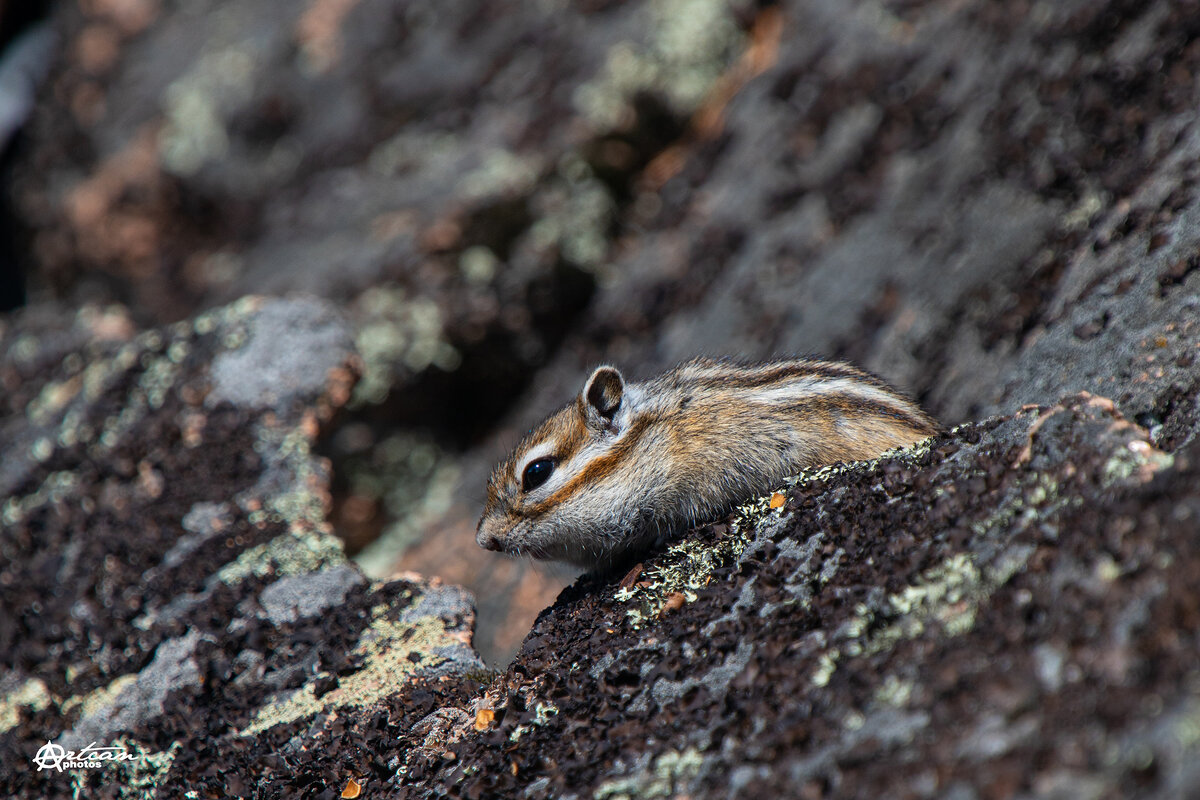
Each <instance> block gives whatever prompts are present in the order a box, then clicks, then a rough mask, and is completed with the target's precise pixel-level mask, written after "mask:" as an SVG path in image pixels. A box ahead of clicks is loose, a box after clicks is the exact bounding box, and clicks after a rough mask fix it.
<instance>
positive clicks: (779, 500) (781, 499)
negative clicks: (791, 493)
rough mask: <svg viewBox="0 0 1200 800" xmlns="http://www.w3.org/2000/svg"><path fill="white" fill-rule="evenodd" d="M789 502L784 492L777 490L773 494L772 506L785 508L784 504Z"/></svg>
mask: <svg viewBox="0 0 1200 800" xmlns="http://www.w3.org/2000/svg"><path fill="white" fill-rule="evenodd" d="M786 502H787V497H785V496H784V494H783V492H776V493H775V494H773V495H771V508H783V504H784V503H786Z"/></svg>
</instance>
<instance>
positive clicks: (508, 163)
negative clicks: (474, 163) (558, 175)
mask: <svg viewBox="0 0 1200 800" xmlns="http://www.w3.org/2000/svg"><path fill="white" fill-rule="evenodd" d="M540 170H541V160H540V159H539V158H536V157H533V156H521V155H518V154H516V153H513V152H512V151H511V150H506V149H503V148H494V149H492V150H489V151H487V152H486V153H484V154H483V157H482V159H481V163H480V165H479V166H478V167H476V168H475V169H473V170H471V171H469V172H467V173H466V174H465V175H463V176H462V177H461V178H460V179H459V181H458V187H457V191H456V195H457V196H459V197H460V198H463V199H466V200H480V199H483V198H488V197H495V196H497V195H506V196H510V197H512V196H521V195H525V194H528V193H529V191H530V190H532V189H533V186H534V184H535V183H536V182H537V179H538V177H539V173H540Z"/></svg>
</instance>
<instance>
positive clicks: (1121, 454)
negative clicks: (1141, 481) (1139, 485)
mask: <svg viewBox="0 0 1200 800" xmlns="http://www.w3.org/2000/svg"><path fill="white" fill-rule="evenodd" d="M1174 463H1175V457H1174V456H1172V455H1171V454H1170V453H1164V452H1163V451H1162V450H1159V449H1157V448H1155V447H1153V446H1151V445H1149V444H1147V443H1146V442H1143V441H1140V440H1138V441H1132V442H1129V443H1128V444H1127V445H1125V446H1124V447H1118V448H1116V450H1114V451H1113V454H1112V455H1111V456H1109V458H1108V460H1107V461H1105V462H1104V466H1103V467H1101V468H1100V483H1101V485H1102V486H1105V487H1109V486H1114V485H1116V484H1125V483H1129V482H1130V480H1131V479H1132V478H1134V476H1146V477H1148V476H1149V475H1151V474H1153V473H1155V472H1158V471H1159V470H1163V469H1168V468H1169V467H1170V466H1171V465H1172V464H1174Z"/></svg>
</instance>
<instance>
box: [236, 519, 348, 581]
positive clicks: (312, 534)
mask: <svg viewBox="0 0 1200 800" xmlns="http://www.w3.org/2000/svg"><path fill="white" fill-rule="evenodd" d="M344 563H346V554H345V550H344V548H343V546H342V542H341V540H340V539H338V538H337V537H335V536H331V535H330V534H329V533H327V532H324V531H307V530H303V529H300V528H293V529H291V530H288V531H287V533H283V534H281V535H279V536H276V537H275V538H274V539H272V540H271V541H269V542H266V543H265V544H261V545H259V546H257V547H252V548H250V549H249V550H245V551H243V552H242V553H241V554H240V555H239V556H238V557H237V559H235V560H234V561H231V562H230V563H228V564H226V565H225V566H223V567H221V569H220V570H218V571H217V580H219V581H220V582H222V583H225V584H228V585H231V586H234V585H237V584H239V583H241V582H242V581H244V580H246V579H247V578H249V577H250V576H255V577H260V578H261V577H265V576H267V575H275V576H277V577H281V578H282V577H285V576H288V575H303V574H305V573H309V572H315V571H316V570H319V569H323V568H325V567H332V566H337V565H339V564H344Z"/></svg>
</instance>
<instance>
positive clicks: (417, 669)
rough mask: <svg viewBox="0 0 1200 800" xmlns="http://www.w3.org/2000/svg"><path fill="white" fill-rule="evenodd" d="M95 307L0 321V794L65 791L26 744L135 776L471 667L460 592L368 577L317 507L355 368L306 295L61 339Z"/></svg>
mask: <svg viewBox="0 0 1200 800" xmlns="http://www.w3.org/2000/svg"><path fill="white" fill-rule="evenodd" d="M35 317H36V315H35ZM101 319H104V315H103V314H101V315H97V314H96V313H95V312H93V311H88V310H84V311H81V312H80V313H79V314H77V315H76V316H75V318H74V319H73V320H71V321H70V324H68V325H67V326H65V327H64V330H66V331H69V332H71V333H70V335H67V336H66V337H64V338H62V340H61V341H60V339H58V338H55V337H50V338H48V339H43V338H41V337H37V336H34V335H33V334H32V332H31V331H30V330H27V329H26V327H25V324H26V320H24V319H22V318H21V315H18V316H17V317H16V318H14V319H13V320H12V321H11V325H9V326H8V327H7V328H6V329H5V331H4V337H5V339H4V342H3V352H4V353H5V357H4V360H3V361H2V362H0V380H3V381H4V383H5V385H7V386H12V387H15V390H14V391H13V392H11V393H10V394H9V396H8V398H7V400H8V403H9V408H10V409H12V411H10V413H9V414H8V415H7V416H6V418H5V419H4V422H3V425H4V430H5V432H6V434H8V435H9V436H10V437H11V438H9V439H8V441H9V442H11V443H13V444H14V445H15V447H14V449H13V450H12V451H11V453H10V456H11V459H10V462H9V463H10V464H13V465H15V467H14V468H12V469H10V471H9V472H8V473H7V474H8V475H9V478H8V480H9V487H10V489H9V490H8V492H7V493H6V496H5V499H4V502H3V505H2V506H0V514H2V515H3V542H4V544H3V548H4V560H3V562H0V585H3V587H4V606H5V614H4V615H3V616H2V618H0V652H4V653H5V672H4V674H3V676H2V677H0V686H2V687H3V689H4V699H3V701H2V703H0V708H3V710H4V713H3V714H0V723H2V730H0V760H2V761H3V762H4V766H3V769H2V770H0V775H2V779H0V785H2V786H3V787H4V789H3V793H4V794H6V795H7V794H10V793H12V794H27V795H35V794H36V795H39V796H47V797H50V796H59V795H65V794H70V793H71V791H72V789H71V786H72V784H71V776H70V775H65V774H61V773H60V772H58V771H57V770H49V771H42V770H38V769H36V768H35V767H34V766H33V765H32V764H31V762H30V759H32V758H33V755H34V752H36V751H37V750H38V748H39V747H40V746H41V745H42V744H43V743H45V742H47V741H52V742H54V744H56V745H57V746H59V747H62V748H64V749H66V750H75V751H78V750H80V749H81V748H85V747H87V746H88V745H90V744H92V743H98V745H99V746H101V747H107V746H110V745H111V746H116V747H119V748H124V750H123V751H122V752H125V753H127V754H131V755H132V756H133V757H132V759H131V760H128V761H122V762H119V763H118V764H116V765H113V766H109V767H106V771H96V772H90V773H89V772H87V771H84V772H81V773H79V774H78V777H79V780H81V781H83V785H84V786H91V787H93V788H97V789H98V788H99V787H101V786H109V785H112V784H111V782H112V781H113V780H117V781H118V783H122V782H124V783H128V784H130V785H154V784H156V783H158V782H160V781H162V780H165V779H166V776H167V775H169V774H170V771H171V770H172V769H178V768H180V767H182V765H183V764H186V763H193V764H203V766H201V767H197V768H198V769H201V770H202V771H207V770H208V769H209V767H210V766H211V764H213V763H214V762H212V761H211V758H212V755H213V753H215V752H216V751H217V750H220V749H222V748H228V749H230V750H238V749H241V748H243V747H244V746H245V745H244V743H245V742H247V741H254V740H255V739H256V737H257V736H258V735H259V734H260V732H262V731H266V730H269V729H273V728H275V726H278V725H283V724H288V723H292V722H293V721H295V720H301V721H303V722H304V724H305V725H310V724H312V718H313V716H314V715H317V714H324V713H326V712H327V710H328V709H332V708H339V707H348V708H360V707H372V706H374V704H376V703H377V702H378V701H379V700H380V699H381V698H383V697H387V696H391V695H395V694H397V693H399V694H403V693H404V692H406V691H414V692H420V691H425V692H427V693H428V691H429V690H428V689H421V688H419V687H422V686H424V685H426V684H429V683H431V682H432V683H434V684H435V685H436V682H437V681H438V680H440V679H441V678H443V677H444V676H448V675H459V674H461V673H463V672H469V671H476V672H479V671H481V670H482V663H481V662H480V661H479V659H478V657H477V656H476V655H475V653H474V652H473V651H472V650H471V649H470V647H469V641H470V631H471V628H472V625H473V618H474V617H473V615H474V610H473V604H472V601H471V599H470V598H469V597H468V596H467V595H465V594H464V593H463V592H462V591H461V590H459V589H457V588H453V587H443V586H436V585H434V586H431V585H429V584H428V583H423V582H420V581H412V580H393V581H390V582H386V583H374V584H371V583H368V581H367V580H366V579H365V578H364V577H363V576H362V574H361V573H360V572H359V571H358V570H357V568H355V567H353V566H352V565H350V564H348V563H347V562H346V560H345V556H344V555H343V553H342V546H341V542H340V541H339V540H338V539H337V538H336V537H334V536H333V534H332V532H331V531H330V529H329V526H328V523H327V522H326V515H327V513H328V468H327V466H326V465H325V464H323V463H322V460H321V459H320V458H318V457H317V456H315V455H314V454H313V452H312V447H313V443H314V440H315V437H316V436H317V433H318V431H319V428H320V426H321V425H322V424H323V423H325V422H327V421H328V419H329V417H330V415H331V414H332V412H333V410H334V409H335V408H338V407H340V406H341V405H342V404H344V403H345V401H346V399H347V398H348V397H349V392H350V387H351V385H352V383H353V380H354V377H355V372H356V370H357V368H358V364H359V362H358V359H357V356H356V355H355V354H354V351H353V348H352V345H351V337H350V333H349V329H348V328H347V326H346V324H345V323H344V322H342V321H341V320H340V318H339V316H338V315H337V314H336V313H334V311H333V309H332V308H331V307H330V306H329V305H328V304H327V303H326V302H324V301H320V300H317V299H314V298H295V299H257V298H246V299H244V300H242V301H239V302H238V303H237V304H236V305H234V306H229V307H224V308H218V309H214V310H213V311H209V312H206V313H204V314H202V315H200V316H198V317H197V318H195V319H193V320H190V321H187V322H182V323H176V324H174V325H171V326H169V327H166V328H158V329H150V330H147V331H143V332H141V333H136V334H135V333H134V332H133V331H132V330H130V329H126V328H125V327H124V326H121V327H119V328H117V329H116V330H118V331H119V332H120V335H118V336H115V337H113V338H110V339H108V340H107V341H106V340H104V339H99V340H94V341H91V342H87V341H86V338H87V337H86V336H83V335H80V336H75V335H74V332H75V331H84V330H87V329H89V328H90V329H92V330H95V329H96V328H97V326H98V322H97V320H101ZM36 324H37V320H36V318H35V319H33V320H31V321H30V322H29V327H30V328H32V329H34V330H36ZM110 327H111V326H110ZM264 349H269V350H271V351H272V352H274V353H275V354H277V355H278V357H276V358H270V359H266V358H265V357H264V355H263V351H264ZM30 365H38V367H37V369H36V370H35V371H31V370H30V369H29V367H30ZM255 365H257V366H255ZM25 442H32V443H33V444H32V445H29V446H28V447H27V448H26V449H25V450H23V451H22V450H21V449H19V447H20V444H21V443H25ZM297 741H298V742H299V741H300V740H297ZM31 746H32V747H33V750H32V751H30V752H26V751H27V750H29V748H30V747H31ZM214 748H216V750H214ZM192 759H196V761H192ZM173 765H174V766H173ZM118 773H119V774H120V775H121V776H122V777H121V778H119V779H118V778H117V777H116V775H117V774H118Z"/></svg>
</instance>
